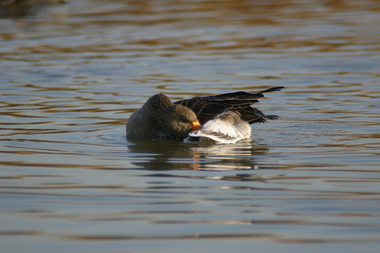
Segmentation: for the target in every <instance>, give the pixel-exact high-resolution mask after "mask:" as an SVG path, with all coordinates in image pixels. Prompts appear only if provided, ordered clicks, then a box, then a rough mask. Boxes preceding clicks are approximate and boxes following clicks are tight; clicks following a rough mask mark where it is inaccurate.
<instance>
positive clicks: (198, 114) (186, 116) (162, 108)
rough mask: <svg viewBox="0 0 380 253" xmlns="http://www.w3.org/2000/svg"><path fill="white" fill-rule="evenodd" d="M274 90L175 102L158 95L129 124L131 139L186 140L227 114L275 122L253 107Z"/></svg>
mask: <svg viewBox="0 0 380 253" xmlns="http://www.w3.org/2000/svg"><path fill="white" fill-rule="evenodd" d="M282 88H283V87H273V88H270V89H266V90H263V91H260V92H256V93H248V92H244V91H239V92H233V93H226V94H221V95H216V96H206V97H194V98H190V99H185V100H180V101H177V102H175V103H172V102H171V101H170V99H169V98H168V97H167V96H165V95H164V94H162V93H160V94H157V95H154V96H153V97H151V98H150V99H148V101H147V102H146V103H145V104H144V105H143V106H142V107H141V108H140V109H138V110H137V111H135V112H134V113H133V114H132V115H131V117H130V118H129V120H128V121H127V139H144V138H181V139H183V138H185V137H187V136H188V134H189V133H190V132H191V131H194V130H196V129H199V128H200V126H199V123H198V120H199V122H200V124H201V125H203V124H205V123H206V122H207V121H208V120H210V119H213V118H214V117H216V116H217V115H219V114H221V113H223V112H226V111H237V112H239V113H240V115H241V118H242V120H244V121H247V122H248V123H249V124H253V123H256V122H262V123H264V122H266V119H271V120H275V119H277V118H278V116H276V115H265V114H264V113H262V112H261V111H260V110H258V109H256V108H252V107H251V105H252V104H254V103H257V102H259V101H258V99H259V98H262V97H264V95H263V93H266V92H273V91H279V90H281V89H282Z"/></svg>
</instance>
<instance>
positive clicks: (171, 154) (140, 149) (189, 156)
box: [128, 140, 268, 171]
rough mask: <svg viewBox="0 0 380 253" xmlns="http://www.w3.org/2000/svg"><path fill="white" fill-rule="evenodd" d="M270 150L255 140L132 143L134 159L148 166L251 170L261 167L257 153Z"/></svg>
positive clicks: (149, 167) (182, 168) (136, 163)
mask: <svg viewBox="0 0 380 253" xmlns="http://www.w3.org/2000/svg"><path fill="white" fill-rule="evenodd" d="M267 152H268V147H266V146H265V145H258V144H256V143H254V142H252V141H251V140H245V141H241V142H239V143H236V144H232V145H222V144H215V143H212V142H201V143H199V144H187V143H181V142H179V141H171V140H154V141H152V140H136V141H133V142H129V144H128V157H130V159H131V160H132V162H131V163H132V164H134V165H136V166H139V167H142V168H144V169H147V170H213V171H221V170H251V169H257V165H256V163H255V159H254V156H255V155H265V154H266V153H267Z"/></svg>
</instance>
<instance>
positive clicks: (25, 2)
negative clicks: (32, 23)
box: [0, 0, 68, 18]
mask: <svg viewBox="0 0 380 253" xmlns="http://www.w3.org/2000/svg"><path fill="white" fill-rule="evenodd" d="M67 1H68V0H0V17H9V18H21V17H25V16H34V15H37V14H38V13H39V12H40V11H42V10H44V8H46V7H47V6H49V5H57V4H63V3H66V2H67Z"/></svg>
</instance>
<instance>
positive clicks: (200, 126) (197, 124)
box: [192, 120, 202, 131]
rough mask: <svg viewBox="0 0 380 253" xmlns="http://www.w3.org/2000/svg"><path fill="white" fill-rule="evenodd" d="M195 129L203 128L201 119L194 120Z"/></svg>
mask: <svg viewBox="0 0 380 253" xmlns="http://www.w3.org/2000/svg"><path fill="white" fill-rule="evenodd" d="M192 124H193V131H195V130H200V129H202V125H201V124H200V123H199V121H198V120H197V121H194V122H193V123H192Z"/></svg>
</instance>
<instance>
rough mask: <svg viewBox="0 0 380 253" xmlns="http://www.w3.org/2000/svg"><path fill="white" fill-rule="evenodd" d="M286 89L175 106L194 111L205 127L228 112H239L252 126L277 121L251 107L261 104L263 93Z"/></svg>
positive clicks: (221, 96) (268, 90) (229, 94)
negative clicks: (260, 99) (211, 120)
mask: <svg viewBox="0 0 380 253" xmlns="http://www.w3.org/2000/svg"><path fill="white" fill-rule="evenodd" d="M282 88H284V87H280V86H279V87H273V88H270V89H266V90H262V91H259V92H256V93H248V92H244V91H238V92H232V93H226V94H221V95H216V96H207V97H194V98H190V99H185V100H180V101H177V102H175V104H181V105H183V106H186V107H188V108H190V109H191V110H193V111H194V112H195V114H196V115H197V117H198V120H199V122H200V123H201V124H202V125H203V124H204V123H206V122H207V121H208V120H210V119H212V118H214V117H215V116H217V115H219V114H221V113H223V112H225V111H228V110H232V111H238V112H240V113H241V115H242V119H243V120H245V121H248V122H249V123H250V124H252V123H256V122H266V119H272V120H273V119H276V118H277V116H276V115H265V114H264V113H262V112H261V111H260V110H258V109H256V108H252V107H251V105H252V104H254V103H257V102H259V101H258V99H259V98H262V97H264V95H263V93H267V92H273V91H280V90H281V89H282Z"/></svg>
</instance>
